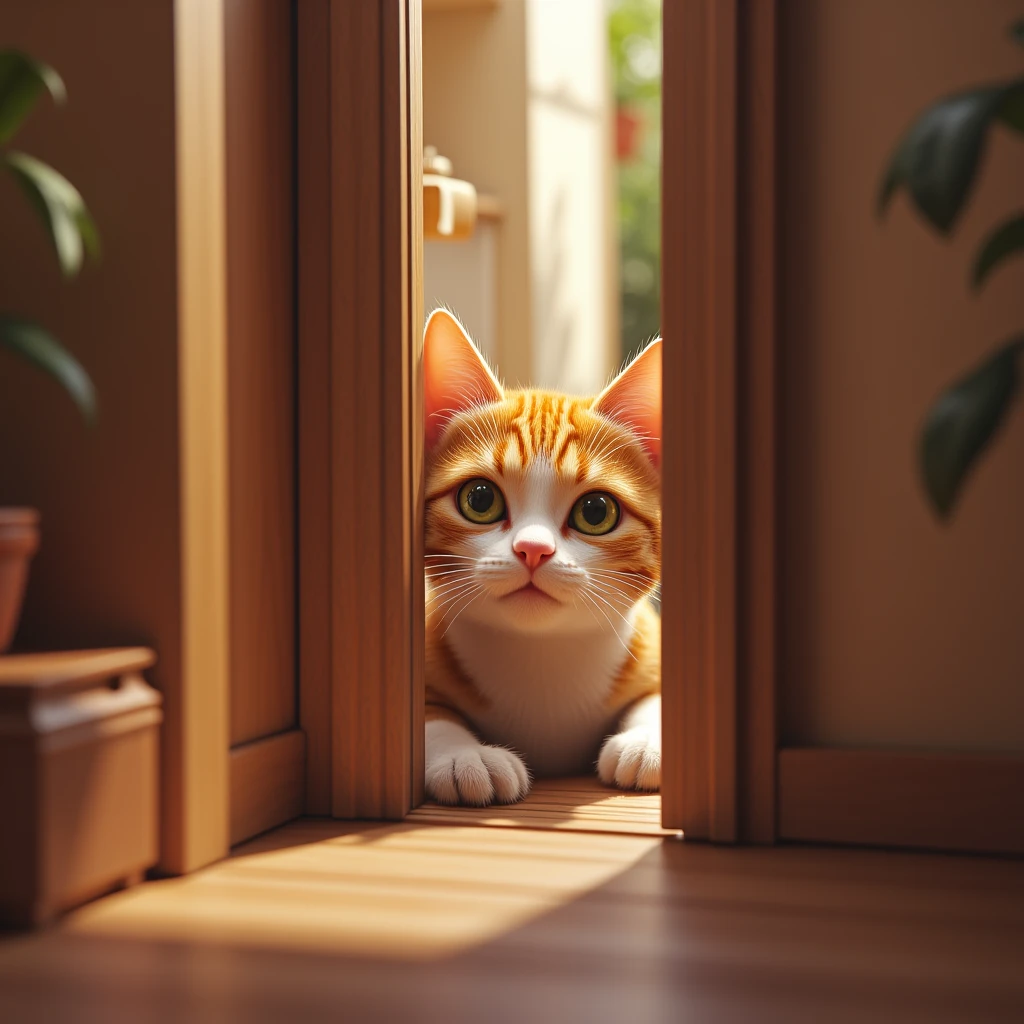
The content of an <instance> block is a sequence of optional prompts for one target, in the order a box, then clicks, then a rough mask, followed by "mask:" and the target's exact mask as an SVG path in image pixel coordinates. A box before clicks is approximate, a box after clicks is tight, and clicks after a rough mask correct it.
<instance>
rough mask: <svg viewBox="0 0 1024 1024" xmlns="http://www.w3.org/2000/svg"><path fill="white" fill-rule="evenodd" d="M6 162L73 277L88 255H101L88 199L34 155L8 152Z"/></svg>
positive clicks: (61, 264) (62, 266)
mask: <svg viewBox="0 0 1024 1024" xmlns="http://www.w3.org/2000/svg"><path fill="white" fill-rule="evenodd" d="M4 163H6V164H7V167H8V168H9V169H10V171H11V173H12V174H13V175H14V177H15V178H16V179H17V181H18V183H19V184H20V185H21V187H22V188H23V189H24V190H25V194H26V195H27V196H28V197H29V200H30V201H31V202H32V205H33V206H34V207H35V209H36V211H37V212H38V213H39V216H40V217H41V218H42V220H43V223H44V224H45V225H46V227H47V229H48V230H49V232H50V238H51V239H52V241H53V247H54V249H55V250H56V252H57V260H58V262H59V263H60V268H61V270H62V271H63V272H64V276H65V277H74V275H75V274H77V273H78V271H79V270H80V269H81V267H82V260H83V259H84V257H85V255H88V256H90V257H92V258H94V259H95V258H96V257H97V256H98V255H99V248H100V239H99V233H98V232H97V230H96V225H95V223H94V222H93V219H92V216H91V215H90V213H89V211H88V209H87V208H86V205H85V200H83V199H82V197H81V195H80V194H79V192H78V189H76V188H75V186H74V185H72V184H71V182H70V181H68V179H67V178H65V177H64V175H62V174H60V173H59V172H57V171H55V170H54V169H53V168H52V167H50V166H49V165H48V164H44V163H43V162H42V160H37V159H36V158H35V157H34V156H28V155H27V154H26V153H7V154H5V155H4Z"/></svg>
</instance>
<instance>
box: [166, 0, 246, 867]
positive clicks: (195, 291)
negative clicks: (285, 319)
mask: <svg viewBox="0 0 1024 1024" xmlns="http://www.w3.org/2000/svg"><path fill="white" fill-rule="evenodd" d="M174 35H175V45H174V76H175V95H176V118H175V125H176V130H177V212H178V356H179V369H178V372H179V387H180V396H179V417H180V434H181V448H180V460H181V461H180V473H181V496H182V509H181V568H180V571H181V580H182V583H181V588H182V589H181V600H182V658H181V679H180V683H179V687H180V693H175V694H174V699H173V700H169V701H168V702H167V705H166V718H165V730H166V732H167V733H169V736H168V747H169V750H168V754H167V755H165V757H164V761H163V769H164V773H165V780H164V781H165V789H164V801H165V814H164V823H165V831H164V838H163V842H164V848H165V849H164V857H163V866H164V867H165V868H167V869H168V870H170V871H173V872H182V871H191V870H193V869H195V868H197V867H200V866H202V865H203V864H208V863H210V861H213V860H217V859H219V858H220V857H222V856H223V855H224V854H225V853H226V852H227V849H228V744H229V732H230V729H229V704H228V702H229V692H228V688H229V680H230V660H229V627H230V619H229V608H228V602H229V588H230V576H229V567H228V561H229V550H228V548H229V534H228V458H227V455H228V378H227V281H226V239H225V233H226V216H225V195H224V187H225V179H224V5H223V0H180V2H177V3H175V4H174ZM176 689H177V688H176ZM168 833H170V834H168Z"/></svg>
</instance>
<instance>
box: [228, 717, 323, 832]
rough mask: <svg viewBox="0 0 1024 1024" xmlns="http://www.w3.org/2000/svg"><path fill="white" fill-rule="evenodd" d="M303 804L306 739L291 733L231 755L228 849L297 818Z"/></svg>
mask: <svg viewBox="0 0 1024 1024" xmlns="http://www.w3.org/2000/svg"><path fill="white" fill-rule="evenodd" d="M305 803H306V736H305V734H304V733H303V732H302V730H301V729H291V730H289V731H288V732H282V733H278V734H277V735H276V736H267V737H264V738H263V739H260V740H255V741H253V742H252V743H245V744H243V745H242V746H238V747H234V748H233V749H232V751H231V836H230V838H231V845H232V846H235V845H236V844H237V843H241V842H243V841H244V840H246V839H251V838H252V837H253V836H255V835H258V834H259V833H260V832H266V831H267V829H270V828H276V827H277V826H278V825H282V824H284V822H286V821H291V820H292V818H297V817H299V815H300V814H302V813H303V811H304V809H305Z"/></svg>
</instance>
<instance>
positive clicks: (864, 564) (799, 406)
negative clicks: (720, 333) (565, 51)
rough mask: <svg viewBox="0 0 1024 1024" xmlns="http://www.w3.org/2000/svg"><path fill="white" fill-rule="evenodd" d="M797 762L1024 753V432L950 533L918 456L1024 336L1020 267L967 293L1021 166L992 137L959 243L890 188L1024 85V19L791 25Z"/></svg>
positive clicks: (811, 19) (953, 17) (790, 600)
mask: <svg viewBox="0 0 1024 1024" xmlns="http://www.w3.org/2000/svg"><path fill="white" fill-rule="evenodd" d="M780 11H781V15H782V25H781V44H782V50H781V55H780V56H781V67H782V88H781V96H782V113H783V119H784V131H785V135H784V141H783V146H782V181H783V191H782V215H781V226H782V231H783V236H784V237H783V248H782V259H783V263H782V278H783V283H784V297H783V316H782V329H781V335H780V336H781V338H782V349H783V368H782V373H783V380H784V389H783V396H782V409H783V443H784V461H785V470H786V478H785V484H784V488H783V490H784V500H783V515H782V522H783V540H784V551H783V561H782V566H781V573H782V585H783V591H784V616H785V626H784V635H783V657H782V663H781V686H782V693H783V702H782V709H783V738H784V740H785V741H787V742H790V743H828V744H868V745H883V746H888V745H896V746H910V747H940V748H954V749H963V750H996V749H1012V750H1021V749H1024V532H1022V524H1024V472H1022V467H1024V415H1022V414H1021V412H1022V411H1021V410H1020V409H1019V408H1018V410H1017V413H1016V416H1015V417H1014V418H1013V421H1012V422H1011V423H1010V426H1009V429H1008V430H1007V431H1006V433H1005V435H1004V436H1003V437H1002V438H1001V439H1000V440H999V442H998V444H997V446H996V448H995V450H994V451H993V452H992V453H991V455H990V457H988V458H987V459H986V460H985V463H984V465H983V466H982V467H981V469H980V471H979V472H978V474H977V475H976V477H975V479H974V480H973V481H972V482H971V484H970V486H969V487H968V490H967V493H966V495H965V498H964V501H963V504H962V508H961V510H960V512H959V514H958V515H957V517H956V521H955V522H954V523H953V524H952V525H951V526H950V527H948V528H942V527H939V526H938V525H936V523H935V521H934V519H933V518H932V516H931V514H930V513H929V511H928V509H927V508H926V507H925V504H924V502H923V499H922V496H921V492H920V489H919V487H918V484H917V478H916V467H915V464H914V448H915V443H916V438H917V431H918V428H919V426H920V423H921V418H922V416H923V414H924V412H925V410H926V409H927V407H928V405H929V404H930V402H931V400H932V399H933V397H934V396H935V395H936V393H937V392H938V390H939V389H940V388H941V387H942V386H943V385H944V384H945V383H946V382H948V381H949V380H950V379H951V378H953V377H955V376H957V375H959V374H960V373H961V372H962V371H963V370H964V369H965V368H966V367H968V366H970V365H971V364H972V363H973V362H975V361H977V360H978V359H979V358H981V357H982V355H983V354H984V353H985V352H987V351H988V350H989V349H990V348H991V347H993V346H994V345H995V344H996V343H998V342H1000V341H1002V340H1004V339H1005V338H1007V337H1008V336H1009V335H1010V334H1011V333H1012V332H1014V331H1016V330H1020V329H1021V328H1022V327H1024V277H1022V271H1024V267H1022V266H1021V264H1020V263H1019V262H1018V263H1017V264H1016V265H1013V266H1007V267H1005V268H1004V269H1003V270H1001V271H1000V272H998V273H997V274H996V275H995V276H994V277H993V279H992V281H991V284H990V285H989V286H988V287H987V288H986V289H985V291H984V293H983V294H982V295H981V296H980V297H974V296H972V295H970V294H969V293H968V291H967V288H966V276H967V269H968V267H969V263H970V259H971V256H972V254H973V253H974V252H975V251H976V249H977V246H978V243H979V241H980V240H981V239H982V238H983V236H984V235H985V233H986V232H987V231H988V230H989V228H990V227H991V226H992V225H993V224H994V223H996V222H998V221H999V220H1000V219H1001V218H1002V217H1004V216H1005V215H1007V214H1008V213H1010V212H1012V211H1014V210H1016V209H1018V208H1019V207H1020V204H1021V199H1022V195H1024V193H1022V183H1024V146H1021V144H1020V141H1019V140H1012V139H1010V138H1008V137H1007V136H1006V135H1005V133H1002V132H999V133H997V137H996V138H994V139H993V145H992V147H991V149H990V152H989V153H988V156H987V159H986V161H985V164H984V167H983V169H982V173H981V178H980V188H979V189H978V191H977V194H976V196H975V199H974V200H973V201H972V203H971V205H970V208H969V209H968V210H967V211H966V215H965V216H964V218H963V220H962V223H961V224H960V227H959V229H958V231H957V235H956V238H955V239H954V240H953V241H952V242H950V243H944V242H942V241H940V240H938V239H937V237H936V236H935V235H934V233H933V232H932V231H931V230H930V229H928V228H927V227H926V226H924V225H923V224H922V223H921V222H920V221H919V220H917V219H916V217H913V216H912V215H911V214H910V212H909V210H908V207H907V204H906V202H905V201H904V200H903V199H902V198H901V199H900V200H899V201H898V202H896V203H895V204H894V206H893V209H892V210H891V212H890V215H889V217H888V218H887V222H886V223H885V224H884V225H883V224H879V223H878V222H877V221H876V220H875V218H874V216H873V213H872V206H873V201H874V197H875V193H876V188H877V184H878V180H879V175H880V173H881V171H882V168H883V164H884V162H885V159H886V157H887V155H888V154H889V152H890V148H891V146H892V144H893V142H894V141H895V140H896V138H897V137H898V135H899V133H900V131H901V130H902V129H903V128H904V127H905V126H906V124H907V122H908V120H909V119H910V118H911V116H912V115H913V114H914V113H915V112H917V111H918V110H919V109H920V108H922V107H923V106H925V105H926V104H928V103H929V102H930V101H932V100H933V99H935V98H937V97H939V96H941V95H943V94H945V93H948V92H950V91H953V90H956V89H958V88H961V87H964V86H968V85H971V84H973V83H976V82H984V81H986V80H989V79H993V78H998V77H1000V76H1009V75H1019V74H1020V72H1021V50H1020V48H1019V47H1015V46H1013V45H1012V44H1011V43H1009V42H1008V41H1007V38H1006V27H1007V25H1009V24H1010V23H1011V22H1012V21H1013V20H1014V19H1015V18H1016V17H1019V15H1020V5H1019V3H1017V2H1015V0H985V2H979V0H900V2H899V3H895V4H894V3H891V2H887V0H857V2H856V3H849V2H846V0H791V2H788V3H786V4H782V5H780Z"/></svg>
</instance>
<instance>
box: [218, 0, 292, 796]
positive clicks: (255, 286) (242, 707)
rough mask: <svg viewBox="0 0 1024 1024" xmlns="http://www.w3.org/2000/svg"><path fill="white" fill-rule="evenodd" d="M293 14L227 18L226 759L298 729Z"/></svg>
mask: <svg viewBox="0 0 1024 1024" xmlns="http://www.w3.org/2000/svg"><path fill="white" fill-rule="evenodd" d="M291 6H292V5H291V3H290V2H289V0H256V2H249V0H227V3H226V5H225V19H226V23H225V39H224V47H225V72H224V74H225V107H226V118H225V126H224V129H225V133H226V135H225V161H226V166H225V176H226V181H227V192H226V220H227V250H228V259H227V327H228V354H227V359H228V387H229V393H228V399H229V401H228V416H229V420H228V431H229V436H228V442H229V444H230V449H231V458H230V462H229V473H230V478H229V487H230V500H229V503H228V504H229V507H228V514H229V516H230V531H229V544H230V587H231V609H230V623H231V625H230V630H231V678H232V694H231V698H232V699H231V743H232V745H236V744H241V743H247V742H250V741H252V740H255V739H259V738H260V737H262V736H269V735H272V734H274V733H278V732H281V731H283V730H285V729H290V728H293V727H294V726H295V724H296V678H295V493H294V492H295V465H294V463H295V420H294V417H295V343H294V337H295V326H294V301H293V291H294V281H293V277H294V261H295V231H294V223H293V220H294V216H293V204H294V195H293V168H294V163H295V157H294V152H293V150H294V137H293V131H292V129H293V124H292V121H293V112H292V107H293V102H292V100H293V94H294V85H293V81H292V24H291V20H292V12H291ZM232 816H234V811H232Z"/></svg>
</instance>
